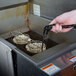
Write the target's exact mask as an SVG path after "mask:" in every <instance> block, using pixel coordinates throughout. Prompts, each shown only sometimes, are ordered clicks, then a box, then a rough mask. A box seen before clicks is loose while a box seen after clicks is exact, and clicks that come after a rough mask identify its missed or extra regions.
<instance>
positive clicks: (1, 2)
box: [0, 0, 28, 9]
mask: <svg viewBox="0 0 76 76" xmlns="http://www.w3.org/2000/svg"><path fill="white" fill-rule="evenodd" d="M25 2H28V0H0V9H1V8H5V7H9V6H11V5H16V4H20V3H25Z"/></svg>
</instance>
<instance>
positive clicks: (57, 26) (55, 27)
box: [51, 24, 62, 33]
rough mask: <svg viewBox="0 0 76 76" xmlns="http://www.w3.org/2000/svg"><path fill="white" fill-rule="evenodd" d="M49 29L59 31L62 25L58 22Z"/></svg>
mask: <svg viewBox="0 0 76 76" xmlns="http://www.w3.org/2000/svg"><path fill="white" fill-rule="evenodd" d="M51 31H53V32H55V33H59V32H62V26H61V25H59V24H56V26H53V27H52V29H51Z"/></svg>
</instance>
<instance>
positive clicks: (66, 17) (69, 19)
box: [50, 10, 76, 33]
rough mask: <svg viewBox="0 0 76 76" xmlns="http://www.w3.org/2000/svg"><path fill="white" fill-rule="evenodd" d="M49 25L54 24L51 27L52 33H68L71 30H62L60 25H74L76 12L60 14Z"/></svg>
mask: <svg viewBox="0 0 76 76" xmlns="http://www.w3.org/2000/svg"><path fill="white" fill-rule="evenodd" d="M51 24H56V26H53V28H52V29H51V31H53V32H56V33H59V32H68V31H70V30H71V29H72V28H67V29H62V25H71V24H76V10H73V11H70V12H66V13H64V14H61V15H60V16H58V17H56V18H55V19H54V20H53V21H51V23H50V25H51Z"/></svg>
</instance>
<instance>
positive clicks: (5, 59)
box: [0, 41, 14, 76]
mask: <svg viewBox="0 0 76 76" xmlns="http://www.w3.org/2000/svg"><path fill="white" fill-rule="evenodd" d="M11 51H12V49H11V48H10V47H8V46H7V45H5V44H4V43H3V42H1V41H0V75H2V76H14V69H13V62H12V53H11Z"/></svg>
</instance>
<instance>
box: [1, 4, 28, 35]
mask: <svg viewBox="0 0 76 76" xmlns="http://www.w3.org/2000/svg"><path fill="white" fill-rule="evenodd" d="M27 7H28V5H27V4H25V5H22V6H18V7H14V8H11V9H6V10H2V11H0V34H3V33H7V32H9V31H12V30H16V29H19V28H22V27H25V26H26V16H27V11H28V10H27ZM26 28H27V27H26ZM26 28H25V29H26Z"/></svg>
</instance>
